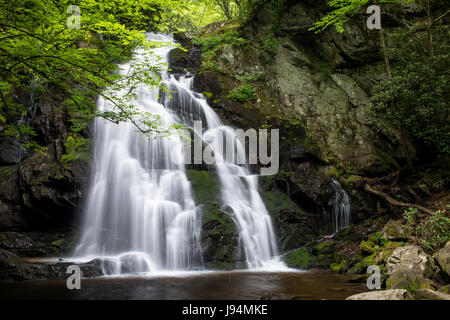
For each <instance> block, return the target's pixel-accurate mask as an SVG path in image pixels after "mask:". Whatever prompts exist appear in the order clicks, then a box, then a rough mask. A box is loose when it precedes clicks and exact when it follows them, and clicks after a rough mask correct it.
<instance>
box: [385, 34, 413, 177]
mask: <svg viewBox="0 0 450 320" xmlns="http://www.w3.org/2000/svg"><path fill="white" fill-rule="evenodd" d="M380 46H381V48H382V50H383V57H384V65H385V68H386V74H387V77H388V79H389V80H391V79H392V72H391V63H390V61H389V56H388V52H387V46H386V40H385V38H384V31H383V28H380ZM392 107H393V109H394V112H395V113H397V114H398V108H397V102H396V101H395V99H393V100H392ZM399 131H400V132H399V133H400V145H401V148H402V153H403V155H404V156H405V158H406V163H407V165H408V167H409V168H410V169H412V170H414V166H413V163H412V160H411V156H410V154H409V151H408V144H407V142H406V138H405V130H404V129H403V126H402V125H401V124H400V130H399Z"/></svg>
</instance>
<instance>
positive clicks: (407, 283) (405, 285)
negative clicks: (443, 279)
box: [386, 271, 434, 290]
mask: <svg viewBox="0 0 450 320" xmlns="http://www.w3.org/2000/svg"><path fill="white" fill-rule="evenodd" d="M386 288H387V289H412V290H416V289H434V283H433V281H432V280H429V279H425V278H424V277H423V276H422V274H421V273H419V272H410V273H408V272H404V271H395V272H394V273H392V274H390V275H389V278H388V279H387V280H386Z"/></svg>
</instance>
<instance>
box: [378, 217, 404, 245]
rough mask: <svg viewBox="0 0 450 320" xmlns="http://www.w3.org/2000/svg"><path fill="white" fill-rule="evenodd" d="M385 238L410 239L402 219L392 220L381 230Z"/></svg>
mask: <svg viewBox="0 0 450 320" xmlns="http://www.w3.org/2000/svg"><path fill="white" fill-rule="evenodd" d="M381 233H382V235H383V237H384V238H386V239H388V240H408V235H407V234H406V232H405V230H404V226H403V224H402V222H401V221H400V220H390V221H388V222H387V223H386V225H385V226H384V227H383V230H382V231H381Z"/></svg>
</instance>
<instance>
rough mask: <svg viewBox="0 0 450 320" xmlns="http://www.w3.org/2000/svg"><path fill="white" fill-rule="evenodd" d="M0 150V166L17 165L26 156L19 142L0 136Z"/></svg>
mask: <svg viewBox="0 0 450 320" xmlns="http://www.w3.org/2000/svg"><path fill="white" fill-rule="evenodd" d="M0 150H1V151H2V152H0V165H13V164H18V163H19V162H20V160H22V159H23V158H24V157H25V156H26V155H27V152H26V151H25V150H24V149H22V147H21V145H20V142H19V141H18V140H16V139H13V138H11V137H8V136H0Z"/></svg>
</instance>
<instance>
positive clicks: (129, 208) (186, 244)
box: [75, 34, 284, 274]
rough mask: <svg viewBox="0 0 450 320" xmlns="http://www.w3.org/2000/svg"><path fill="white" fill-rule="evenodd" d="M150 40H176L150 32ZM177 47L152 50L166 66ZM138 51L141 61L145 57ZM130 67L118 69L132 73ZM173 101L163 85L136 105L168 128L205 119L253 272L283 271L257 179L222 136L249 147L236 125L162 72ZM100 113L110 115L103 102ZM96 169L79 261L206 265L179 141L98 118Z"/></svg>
mask: <svg viewBox="0 0 450 320" xmlns="http://www.w3.org/2000/svg"><path fill="white" fill-rule="evenodd" d="M148 38H149V39H150V40H153V41H163V42H173V38H172V37H171V36H165V35H155V34H149V35H148ZM171 49H172V47H170V46H166V47H162V48H158V49H154V50H153V51H154V53H155V54H156V55H158V56H160V57H161V58H162V60H163V62H167V60H168V53H169V52H170V50H171ZM144 54H145V53H144V51H137V53H136V58H137V59H140V58H143V55H144ZM130 67H131V66H130V64H125V65H122V66H121V69H122V71H121V72H124V73H126V72H128V70H129V68H130ZM162 76H163V80H164V83H165V84H166V85H167V87H168V88H169V89H170V90H172V91H174V93H173V94H172V95H173V97H168V96H167V97H166V98H165V101H164V104H162V103H160V102H159V99H158V93H159V92H158V88H156V87H149V86H145V85H142V86H140V87H139V88H138V89H137V93H138V95H137V96H138V98H137V100H136V101H135V104H136V105H138V106H139V107H140V108H142V110H145V111H149V112H151V113H153V114H158V115H160V116H161V119H162V122H163V125H170V124H174V123H184V124H185V125H188V126H189V125H190V124H191V123H192V120H200V119H201V120H203V121H204V122H205V124H204V125H205V126H206V127H207V130H206V132H204V140H205V142H207V143H209V144H210V145H211V147H212V149H213V150H214V151H215V155H216V169H217V173H218V175H219V177H220V181H221V184H222V199H223V205H224V206H223V208H224V209H227V210H228V211H229V214H231V215H232V217H233V218H234V220H235V222H236V225H237V227H238V229H239V234H240V242H241V246H242V248H243V251H244V255H245V261H246V264H247V267H248V268H266V269H283V267H284V264H283V263H282V262H280V261H279V260H278V258H277V257H278V251H277V245H276V238H275V235H274V232H273V228H272V223H271V219H270V216H269V214H268V212H267V210H266V208H265V206H264V203H263V201H262V199H261V197H260V195H259V193H258V182H257V178H256V177H255V176H252V175H250V173H249V170H248V168H247V167H246V166H238V165H235V160H232V161H231V162H227V161H226V159H225V157H224V155H223V152H222V151H223V150H222V149H221V148H220V146H221V143H220V142H221V141H220V140H221V139H223V138H225V137H228V138H230V139H231V140H232V141H233V142H234V144H235V146H236V150H237V152H238V153H243V152H244V151H245V150H244V148H243V147H242V145H240V143H239V142H238V140H237V139H236V137H235V136H234V134H233V133H232V130H231V128H229V127H226V126H224V125H223V124H222V123H221V121H220V119H219V118H218V116H217V115H216V114H215V112H214V111H213V110H212V109H211V108H210V107H209V106H208V104H207V102H206V100H205V99H204V97H203V96H202V95H199V94H197V93H195V92H193V91H192V88H191V87H192V80H193V78H192V77H188V76H185V77H181V78H180V79H178V80H177V79H175V77H173V76H170V77H169V76H168V75H167V73H166V72H164V73H163V74H162ZM98 108H99V109H101V110H113V107H112V106H111V104H110V103H108V102H106V101H104V100H103V99H101V98H100V99H99V101H98ZM94 139H95V159H94V160H95V165H94V167H93V171H92V177H91V179H92V181H91V185H90V190H89V192H88V199H87V204H86V208H85V213H84V215H85V221H84V223H83V227H82V237H81V239H80V242H79V245H78V247H77V248H76V251H75V257H77V258H79V259H80V258H81V259H84V260H89V259H94V258H103V259H104V260H105V265H104V272H105V273H106V274H124V273H143V272H145V273H148V272H160V271H167V270H195V269H200V268H201V267H202V255H201V247H200V236H201V212H200V210H198V209H197V208H196V205H195V203H194V200H193V198H192V194H191V187H190V183H189V181H188V180H187V177H186V174H185V168H184V165H183V164H181V163H180V161H179V160H180V159H182V158H183V144H182V141H181V139H180V138H178V137H170V138H161V139H156V140H153V139H149V138H146V137H143V136H142V135H141V134H138V133H136V128H135V127H134V126H133V125H131V124H128V123H121V124H119V125H116V124H112V123H109V122H107V121H105V120H103V119H97V120H96V121H95V138H94ZM235 158H236V157H235Z"/></svg>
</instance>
